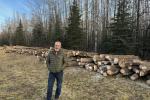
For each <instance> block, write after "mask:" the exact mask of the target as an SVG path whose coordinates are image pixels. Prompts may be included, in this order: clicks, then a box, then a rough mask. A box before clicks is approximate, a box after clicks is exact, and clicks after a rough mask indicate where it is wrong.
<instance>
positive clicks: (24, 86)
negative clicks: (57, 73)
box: [0, 47, 150, 100]
mask: <svg viewBox="0 0 150 100" xmlns="http://www.w3.org/2000/svg"><path fill="white" fill-rule="evenodd" d="M2 49H3V48H2V47H0V100H44V99H45V97H46V91H47V78H48V70H47V67H46V65H45V63H42V62H39V61H38V60H37V58H36V57H34V56H25V55H18V54H6V53H4V50H2ZM55 88H56V86H55V87H54V92H55ZM60 100H150V87H149V86H148V85H146V84H145V83H144V82H142V81H136V82H135V81H131V80H129V79H128V78H124V77H123V78H122V77H103V76H101V75H100V74H99V73H96V72H89V71H87V70H84V69H82V68H77V67H73V66H72V67H67V68H65V70H64V81H63V87H62V95H61V97H60Z"/></svg>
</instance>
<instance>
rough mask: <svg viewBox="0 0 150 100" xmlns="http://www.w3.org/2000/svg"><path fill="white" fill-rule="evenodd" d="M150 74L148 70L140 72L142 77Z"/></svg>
mask: <svg viewBox="0 0 150 100" xmlns="http://www.w3.org/2000/svg"><path fill="white" fill-rule="evenodd" d="M148 74H150V71H147V70H141V71H140V76H145V75H148Z"/></svg>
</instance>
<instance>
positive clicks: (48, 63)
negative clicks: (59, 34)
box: [46, 50, 50, 69]
mask: <svg viewBox="0 0 150 100" xmlns="http://www.w3.org/2000/svg"><path fill="white" fill-rule="evenodd" d="M46 65H47V68H48V69H49V67H50V50H49V52H48V56H47V58H46Z"/></svg>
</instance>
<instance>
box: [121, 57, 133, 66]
mask: <svg viewBox="0 0 150 100" xmlns="http://www.w3.org/2000/svg"><path fill="white" fill-rule="evenodd" d="M131 65H132V60H131V59H122V60H120V61H119V66H120V67H121V68H125V67H128V66H131Z"/></svg>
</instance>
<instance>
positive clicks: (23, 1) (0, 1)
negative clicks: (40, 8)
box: [0, 0, 30, 24]
mask: <svg viewBox="0 0 150 100" xmlns="http://www.w3.org/2000/svg"><path fill="white" fill-rule="evenodd" d="M27 2H28V0H0V24H3V23H4V22H5V20H6V19H8V18H11V17H13V14H14V12H18V13H21V14H26V15H27V14H29V13H30V10H29V9H28V7H27Z"/></svg>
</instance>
